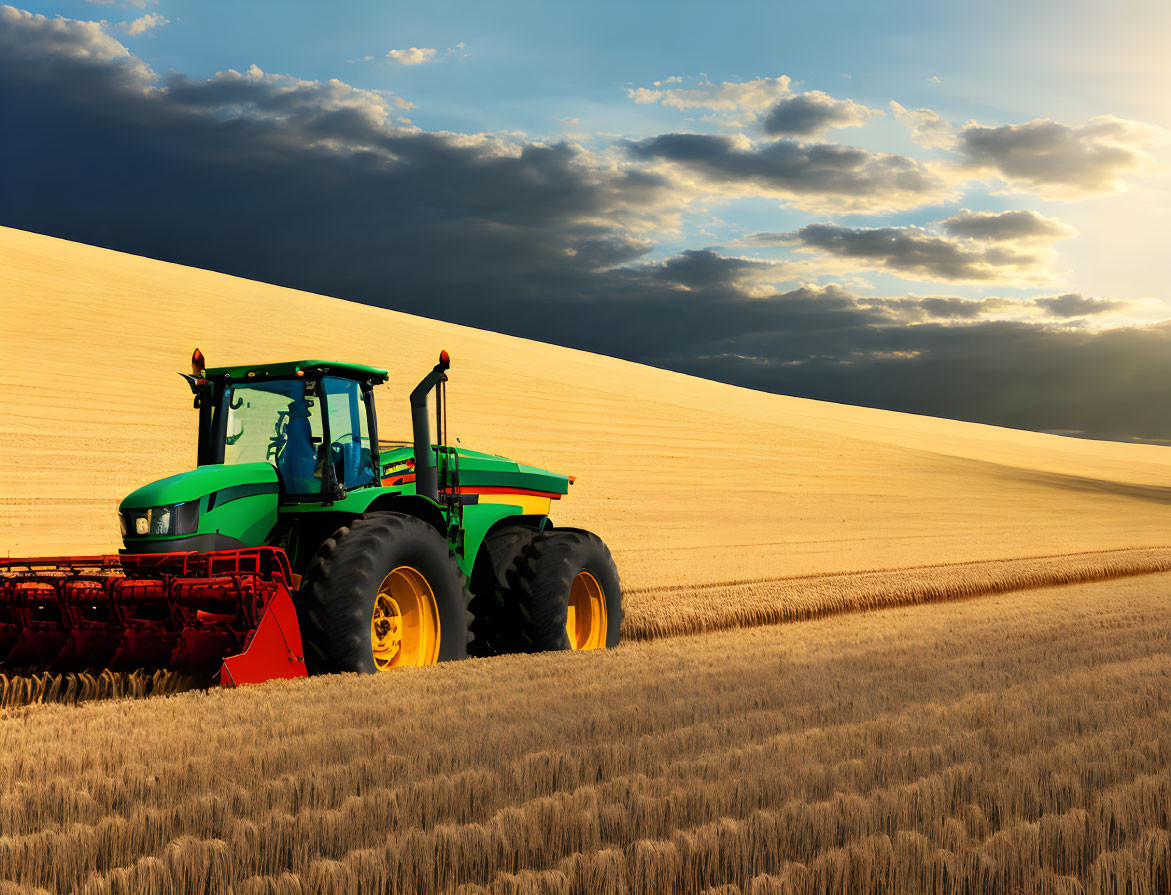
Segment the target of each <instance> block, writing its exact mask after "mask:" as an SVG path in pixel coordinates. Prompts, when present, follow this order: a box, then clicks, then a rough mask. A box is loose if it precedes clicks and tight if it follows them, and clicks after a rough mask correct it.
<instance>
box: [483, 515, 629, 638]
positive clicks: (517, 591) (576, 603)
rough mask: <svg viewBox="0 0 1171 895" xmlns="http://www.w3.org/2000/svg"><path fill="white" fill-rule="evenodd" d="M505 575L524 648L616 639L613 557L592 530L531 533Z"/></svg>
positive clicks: (618, 606) (617, 588) (618, 603)
mask: <svg viewBox="0 0 1171 895" xmlns="http://www.w3.org/2000/svg"><path fill="white" fill-rule="evenodd" d="M506 579H507V581H508V585H509V591H510V594H511V597H512V599H513V600H514V601H515V605H516V609H517V613H518V616H519V621H520V624H519V629H518V632H517V634H518V637H519V639H520V644H521V647H522V648H523V649H524V650H525V651H527V652H539V651H542V650H566V649H604V648H605V647H611V646H617V645H618V639H619V631H620V629H621V626H622V588H621V585H620V584H619V582H618V569H617V568H616V567H615V565H614V559H613V557H611V556H610V551H609V549H608V548H607V547H606V545H605V543H603V541H602V539H601V538H599V537H598V536H597V535H596V534H593V533H592V532H588V531H581V530H579V529H565V528H559V529H554V530H552V531H547V532H541V533H539V534H534V536H533V537H532V538H530V539H529V540H528V541H527V542H526V543H525V544H523V545H522V546H521V547H520V549H519V550H518V552H517V554H516V556H515V558H514V559H513V561H512V563H511V564H510V567H509V569H508V571H507V572H506Z"/></svg>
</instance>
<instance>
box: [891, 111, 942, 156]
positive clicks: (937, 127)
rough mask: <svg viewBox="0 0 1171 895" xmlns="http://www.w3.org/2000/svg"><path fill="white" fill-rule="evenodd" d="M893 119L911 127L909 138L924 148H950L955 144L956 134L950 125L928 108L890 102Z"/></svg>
mask: <svg viewBox="0 0 1171 895" xmlns="http://www.w3.org/2000/svg"><path fill="white" fill-rule="evenodd" d="M890 109H891V113H892V114H893V115H894V117H895V119H896V120H897V121H898V122H899V123H900V124H903V125H906V126H907V127H908V128H910V129H911V139H912V140H914V141H915V142H916V143H918V144H919V145H920V146H922V147H923V148H924V149H950V148H951V147H952V146H954V145H955V142H956V136H955V131H954V129H953V128H952V126H951V125H950V124H949V123H948V122H946V121H944V120H943V119H942V118H940V117H939V115H937V114H936V113H935V112H932V111H931V110H930V109H915V110H913V111H912V110H911V109H907V108H904V107H903V106H901V105H899V104H898V103H896V102H895V101H894V100H891V102H890Z"/></svg>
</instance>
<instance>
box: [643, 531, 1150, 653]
mask: <svg viewBox="0 0 1171 895" xmlns="http://www.w3.org/2000/svg"><path fill="white" fill-rule="evenodd" d="M1167 571H1171V548H1168V547H1163V548H1148V549H1142V550H1103V551H1092V552H1086V553H1072V554H1061V555H1057V556H1038V557H1031V558H1027V559H1009V560H996V561H991V562H964V563H949V564H946V565H938V566H918V567H912V568H902V569H891V570H887V571H877V572H854V573H847V574H833V575H812V576H808V575H807V576H802V577H799V578H774V579H752V580H745V581H742V582H730V583H727V584H715V585H705V586H697V587H692V588H670V589H664V588H646V589H641V590H640V589H638V588H632V589H629V590H628V591H627V592H626V594H625V597H626V599H627V601H628V608H627V615H626V619H625V620H624V621H623V625H622V636H623V639H625V640H656V639H659V638H661V637H674V636H679V635H682V634H702V633H705V632H708V631H719V630H727V629H730V628H750V627H757V626H760V625H776V624H782V623H785V622H792V621H803V620H807V619H812V618H820V617H822V616H826V615H837V614H840V613H846V612H865V611H870V610H874V609H887V608H891V607H895V606H910V605H918V604H922V603H940V602H946V601H949V600H963V599H969V598H971V597H981V596H989V595H992V594H1004V593H1009V592H1011V591H1018V590H1026V589H1033V588H1038V587H1057V586H1061V585H1066V584H1085V583H1090V582H1094V581H1106V580H1110V579H1114V578H1128V577H1132V576H1136V575H1150V574H1155V573H1158V572H1167ZM652 595H653V596H652Z"/></svg>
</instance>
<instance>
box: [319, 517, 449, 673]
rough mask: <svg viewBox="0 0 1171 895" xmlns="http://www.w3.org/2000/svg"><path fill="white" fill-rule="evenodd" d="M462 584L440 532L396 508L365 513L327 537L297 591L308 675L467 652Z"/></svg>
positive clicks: (398, 664) (366, 669) (428, 662)
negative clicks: (384, 511)
mask: <svg viewBox="0 0 1171 895" xmlns="http://www.w3.org/2000/svg"><path fill="white" fill-rule="evenodd" d="M470 599H471V595H470V594H469V593H468V588H467V582H466V580H465V578H464V575H463V573H462V572H461V571H460V569H459V565H458V564H457V563H456V559H455V554H454V553H453V552H452V550H451V547H450V546H449V545H448V543H447V540H446V539H445V538H444V537H443V536H442V535H441V534H439V532H437V531H436V530H435V529H434V528H432V527H431V525H429V524H428V523H426V522H424V521H423V520H421V519H417V518H415V517H414V516H407V515H404V514H402V513H369V514H367V515H365V516H362V517H360V518H358V519H356V520H354V522H352V523H351V524H350V525H349V526H348V527H344V528H340V529H338V530H337V531H336V532H334V534H333V535H332V536H331V537H329V538H326V540H325V541H324V542H323V543H322V545H321V546H320V547H319V548H318V550H317V553H316V555H315V556H314V557H313V560H312V561H311V562H310V564H309V568H308V569H307V570H306V572H305V580H304V582H303V583H302V586H301V589H300V590H299V591H298V592H297V615H298V620H299V621H300V624H301V636H302V639H303V641H304V645H305V660H306V663H307V665H308V670H309V672H310V673H312V674H321V673H332V672H341V671H357V672H363V673H374V672H377V671H390V670H392V669H394V668H399V667H403V666H407V665H431V664H434V663H435V662H446V661H449V660H451V659H462V658H464V657H466V656H467V654H468V640H469V639H470V636H471V633H470V623H471V620H472V616H471V613H470V612H468V602H469V601H470Z"/></svg>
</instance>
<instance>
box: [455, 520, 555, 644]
mask: <svg viewBox="0 0 1171 895" xmlns="http://www.w3.org/2000/svg"><path fill="white" fill-rule="evenodd" d="M537 534H538V532H537V529H535V528H532V527H531V526H527V525H505V526H503V527H501V528H497V529H494V530H493V531H491V532H490V533H489V534H488V536H487V537H485V538H484V544H483V546H482V547H481V554H480V558H479V559H477V561H476V568H475V569H474V571H473V574H472V605H471V610H472V615H474V616H475V621H474V622H473V623H472V631H473V633H474V634H475V638H474V639H473V641H472V645H471V647H470V649H469V652H471V653H472V654H473V655H476V656H500V655H504V654H505V653H517V652H523V651H524V650H525V644H524V643H522V641H521V640H520V629H521V627H522V625H523V621H522V619H521V617H520V613H519V612H518V611H517V608H516V600H515V598H514V597H513V595H512V592H511V590H510V588H509V585H508V571H509V569H511V568H512V566H513V564H514V563H515V562H516V558H517V556H519V555H520V551H521V550H522V549H523V548H524V547H525V546H527V545H528V544H529V542H530V541H532V540H533V538H535V537H536V536H537Z"/></svg>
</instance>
